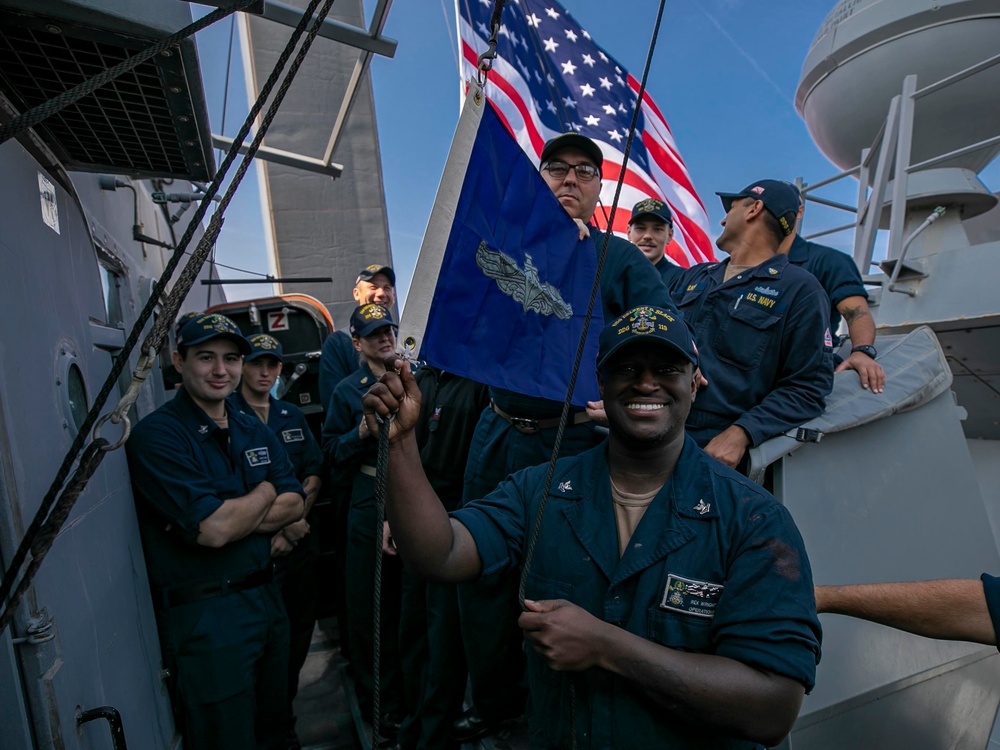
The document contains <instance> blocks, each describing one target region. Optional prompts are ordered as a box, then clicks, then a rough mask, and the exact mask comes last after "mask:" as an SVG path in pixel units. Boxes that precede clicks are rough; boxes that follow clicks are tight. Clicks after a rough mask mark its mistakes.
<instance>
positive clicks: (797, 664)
mask: <svg viewBox="0 0 1000 750" xmlns="http://www.w3.org/2000/svg"><path fill="white" fill-rule="evenodd" d="M547 468H548V467H547V466H537V467H534V468H530V469H526V470H524V471H521V472H518V473H517V474H515V475H513V476H512V477H510V478H509V479H508V481H506V482H504V483H503V484H502V485H501V486H500V487H498V488H497V489H496V490H495V491H494V492H492V493H491V494H490V495H488V496H486V497H485V498H483V499H481V500H475V501H473V502H471V503H467V504H466V506H465V507H464V508H463V509H461V510H458V511H456V512H454V513H452V516H453V517H454V518H456V519H458V521H460V522H461V523H462V524H463V525H464V526H465V527H466V528H468V530H469V532H470V533H471V534H472V537H473V539H474V540H475V542H476V546H477V548H478V550H479V557H480V559H481V561H482V578H483V579H486V580H489V579H491V578H495V577H497V576H499V575H503V574H504V573H505V572H506V571H509V570H516V569H517V567H518V565H520V564H521V561H522V557H523V554H524V550H525V548H526V546H527V542H528V538H529V537H530V535H531V533H532V529H533V527H534V523H535V515H536V511H537V508H538V504H539V501H540V495H541V490H542V487H543V485H544V483H545V475H546V472H547ZM613 506H614V502H613V500H612V497H611V484H610V480H609V472H608V463H607V444H602V445H599V446H598V447H596V448H593V449H591V450H589V451H587V452H586V453H583V454H581V455H579V456H575V457H572V458H563V459H560V460H559V462H558V463H557V464H556V469H555V474H554V478H553V480H552V483H551V489H550V491H549V496H548V501H547V505H546V507H545V512H544V514H543V520H542V524H541V529H540V533H539V537H538V539H539V541H538V544H537V546H536V547H535V553H534V558H533V560H532V563H531V568H530V571H529V574H528V578H527V585H526V589H525V596H526V597H527V598H529V599H534V600H545V599H566V600H568V601H570V602H572V603H573V604H576V605H578V606H580V607H582V608H583V609H585V610H586V611H587V612H589V613H590V614H592V615H594V616H595V617H598V618H600V619H601V620H604V621H605V622H609V623H612V624H614V625H616V626H618V627H620V628H623V629H625V630H627V631H628V632H630V633H634V634H636V635H638V636H641V637H643V638H645V639H647V640H651V641H654V642H656V643H658V644H661V645H663V646H667V647H669V648H671V649H674V650H680V651H691V652H696V653H704V654H715V655H718V656H725V657H729V658H731V659H734V660H736V661H739V662H742V663H744V664H748V665H750V666H752V667H755V668H757V669H762V670H766V671H769V672H774V673H776V674H778V675H782V676H784V677H788V678H791V679H793V680H796V681H798V682H801V683H802V685H803V686H805V688H806V690H810V689H811V688H812V686H813V683H814V680H815V671H816V663H817V662H818V660H819V653H820V625H819V620H818V618H817V616H816V603H815V600H814V597H813V582H812V573H811V571H810V568H809V561H808V558H807V557H806V551H805V548H804V546H803V542H802V538H801V536H800V535H799V532H798V530H797V529H796V527H795V524H794V522H793V520H792V518H791V516H790V515H789V513H788V511H787V510H785V508H784V507H783V506H782V505H780V504H779V503H778V502H776V501H775V500H774V498H773V497H771V495H770V494H768V493H767V492H766V491H765V490H764V489H762V488H761V487H760V486H759V485H757V484H755V483H753V482H750V481H749V480H747V479H746V478H745V477H742V476H740V475H739V474H737V473H736V472H734V471H732V470H731V469H729V468H728V467H726V466H724V465H723V464H722V463H720V462H719V461H716V460H715V459H713V458H711V457H709V456H708V455H707V454H705V453H704V451H702V450H701V449H700V448H698V447H697V445H695V443H694V441H693V440H691V439H690V438H688V439H687V441H686V442H685V444H684V448H683V451H682V453H681V456H680V459H679V460H678V463H677V466H676V468H675V469H674V472H673V474H672V475H671V476H670V478H669V479H668V480H667V482H666V483H665V484H664V485H663V487H662V489H661V490H660V491H659V493H658V494H657V495H656V497H655V498H654V499H653V501H652V503H651V504H650V505H649V507H648V508H647V509H646V511H645V514H644V515H643V517H642V520H641V521H640V522H639V525H638V527H637V528H636V530H635V533H634V534H633V535H632V538H631V540H630V542H629V544H628V547H627V549H626V550H625V552H624V554H622V555H619V547H618V533H617V525H616V521H615V515H614V508H613ZM571 675H572V679H573V682H574V684H575V694H576V695H575V711H574V710H573V709H572V708H571V701H572V699H571V694H570V678H571ZM528 682H529V688H530V691H529V692H530V698H529V700H530V704H531V709H530V710H529V711H528V716H529V727H530V732H531V747H533V748H557V747H558V748H567V747H570V744H571V742H570V736H571V735H570V733H571V725H572V723H573V717H574V716H575V723H576V746H577V747H579V748H580V749H581V750H586V749H587V748H629V750H644V749H648V750H664V749H667V750H669V749H670V748H708V749H713V750H714V749H725V750H749V749H750V748H759V747H760V746H759V745H756V744H755V743H753V742H747V741H744V740H739V739H735V738H732V737H727V736H724V735H722V734H720V733H719V732H718V731H716V730H714V729H713V728H712V727H711V726H707V725H706V724H705V723H704V722H697V721H692V722H690V723H689V722H685V721H684V720H683V718H681V717H678V716H677V715H675V714H671V713H670V712H668V711H667V710H665V709H664V708H663V707H662V706H661V705H659V704H658V703H656V702H655V701H653V700H652V699H651V698H650V697H649V696H648V695H647V694H645V691H644V689H643V688H642V687H641V686H639V685H636V684H634V683H631V682H629V681H628V680H626V679H625V678H622V677H618V676H616V675H614V674H611V673H609V672H606V671H604V670H602V669H600V668H597V667H594V668H591V669H588V670H586V671H584V672H573V673H566V672H555V671H553V670H551V669H550V668H549V667H548V666H547V665H546V663H545V660H544V658H543V657H541V656H539V655H538V654H536V653H535V652H534V651H533V650H530V649H529V653H528Z"/></svg>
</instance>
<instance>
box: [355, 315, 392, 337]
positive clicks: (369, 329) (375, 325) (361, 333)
mask: <svg viewBox="0 0 1000 750" xmlns="http://www.w3.org/2000/svg"><path fill="white" fill-rule="evenodd" d="M388 327H391V328H392V329H393V330H398V327H397V326H396V324H395V323H393V322H392V321H391V320H390V321H386V320H385V319H382V320H377V321H375V320H373V321H372V322H371V323H369V324H368V325H366V326H365V327H364V328H361V329H359V330H357V331H355V332H354V335H355V336H357V337H358V338H361V339H363V338H364V337H365V336H371V335H372V334H373V333H375V331H377V330H378V329H380V328H388Z"/></svg>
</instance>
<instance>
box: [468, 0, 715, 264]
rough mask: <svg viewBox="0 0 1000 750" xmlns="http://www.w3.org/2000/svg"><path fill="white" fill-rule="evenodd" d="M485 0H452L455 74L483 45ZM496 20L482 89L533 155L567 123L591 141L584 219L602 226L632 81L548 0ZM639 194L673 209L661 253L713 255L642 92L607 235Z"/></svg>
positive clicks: (680, 259)
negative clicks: (457, 56)
mask: <svg viewBox="0 0 1000 750" xmlns="http://www.w3.org/2000/svg"><path fill="white" fill-rule="evenodd" d="M493 1H494V0H456V6H457V15H458V26H459V43H460V44H461V47H462V71H461V72H462V75H463V78H469V77H474V76H475V75H476V72H477V61H478V58H479V55H480V54H481V53H482V52H484V51H486V49H487V46H488V45H487V43H488V40H489V37H490V16H491V13H492V8H493ZM501 20H502V25H501V27H500V34H499V37H498V41H497V59H496V60H495V61H494V62H493V70H492V71H491V72H490V74H489V78H488V81H487V85H486V96H487V97H488V98H489V99H490V100H491V101H492V102H493V103H494V105H496V107H497V109H498V110H499V111H500V115H501V117H502V119H503V120H504V124H505V125H506V126H507V129H508V130H510V132H511V133H512V134H513V135H514V137H515V138H516V139H517V142H518V143H519V144H520V145H521V148H523V149H524V150H525V152H527V154H528V155H529V156H531V157H533V158H534V160H535V161H536V163H537V161H538V158H539V156H540V154H541V152H542V146H543V145H544V143H545V141H546V140H548V139H549V138H551V137H553V136H555V135H558V134H559V133H564V132H567V131H569V130H575V131H577V132H579V133H581V134H583V135H585V136H587V137H589V138H591V139H593V140H594V141H596V142H597V143H598V145H600V147H601V151H602V152H603V153H604V168H603V173H602V177H603V185H602V188H601V202H600V203H599V204H598V207H597V212H596V215H595V217H594V219H595V222H596V223H597V225H598V226H599V227H600V228H602V229H604V228H606V227H607V217H608V215H610V213H611V204H612V201H613V200H614V194H615V188H616V186H617V182H618V179H619V176H620V175H621V165H622V162H623V161H624V150H625V141H626V138H627V137H628V130H629V126H630V124H631V121H632V113H633V111H634V109H635V105H636V101H637V99H638V95H639V82H638V81H637V80H636V79H635V78H633V77H632V75H631V74H629V72H628V71H627V70H625V69H624V68H622V67H621V65H619V64H618V62H617V61H616V60H615V59H614V58H613V57H611V56H610V55H609V54H607V52H606V51H605V50H604V49H602V48H601V47H600V46H599V45H598V44H597V43H596V42H594V40H593V39H592V38H591V36H590V34H589V33H587V32H586V31H585V30H584V29H583V28H581V27H580V24H578V23H577V22H576V20H575V19H574V18H573V17H572V16H571V15H570V14H569V13H567V12H566V9H565V8H563V7H562V6H561V5H560V4H559V3H557V2H555V0H544V1H543V0H510V2H508V3H507V4H506V6H504V9H503V16H502V19H501ZM648 197H652V198H658V199H660V200H663V201H666V203H667V204H668V205H669V206H670V209H671V211H672V212H673V214H674V240H673V241H672V242H671V243H670V244H669V245H668V246H667V255H668V257H669V258H670V259H671V260H673V261H674V262H675V263H677V264H678V265H681V266H690V265H692V264H694V263H702V262H705V261H714V260H715V254H714V252H713V244H712V241H711V240H710V239H709V233H708V227H709V224H708V215H707V213H706V211H705V206H704V204H703V203H702V202H701V199H700V198H699V197H698V193H697V192H695V189H694V185H693V184H692V182H691V176H690V174H689V173H688V171H687V167H685V166H684V161H683V160H682V159H681V156H680V152H679V151H678V150H677V144H676V143H675V142H674V136H673V134H672V133H671V132H670V126H669V125H667V121H666V119H665V118H664V117H663V114H662V113H661V112H660V109H659V107H657V106H656V103H655V102H654V101H653V99H652V97H650V95H649V92H648V91H647V92H645V93H644V95H643V98H642V106H641V108H640V112H639V119H638V122H637V126H636V134H635V137H634V138H633V140H632V149H631V151H630V152H629V163H628V166H627V168H626V170H625V180H624V184H623V186H622V194H621V198H620V199H619V206H618V210H617V211H616V213H615V222H614V227H612V228H613V229H614V231H615V232H616V233H618V234H621V235H625V234H626V232H627V231H628V220H629V215H630V211H631V208H632V206H633V205H634V204H635V203H637V202H639V201H640V200H642V199H643V198H648Z"/></svg>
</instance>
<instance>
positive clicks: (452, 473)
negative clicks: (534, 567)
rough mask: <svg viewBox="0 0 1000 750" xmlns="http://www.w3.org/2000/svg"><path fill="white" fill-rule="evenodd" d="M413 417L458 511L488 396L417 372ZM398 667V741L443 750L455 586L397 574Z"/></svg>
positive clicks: (455, 650)
mask: <svg viewBox="0 0 1000 750" xmlns="http://www.w3.org/2000/svg"><path fill="white" fill-rule="evenodd" d="M415 378H416V381H417V385H418V386H420V400H421V404H420V418H419V420H418V421H417V426H416V437H417V445H418V446H419V448H420V463H421V464H422V465H423V467H424V473H425V474H426V475H427V480H428V481H429V482H430V484H431V487H433V488H434V491H435V492H436V493H437V496H438V498H440V500H441V503H442V504H443V505H444V507H445V509H446V510H449V511H451V510H455V509H456V508H459V507H460V506H461V504H462V478H463V475H464V473H465V463H466V459H467V458H468V455H469V445H470V443H471V441H472V433H473V431H474V430H475V428H476V422H477V421H478V419H479V415H480V413H482V411H483V408H484V407H485V406H486V405H487V404H488V403H489V395H488V389H487V387H486V386H485V385H482V384H480V383H475V382H473V381H471V380H468V379H466V378H461V377H459V376H457V375H453V374H451V373H448V372H443V371H441V370H438V369H436V368H434V367H430V366H429V365H424V366H422V367H421V368H420V369H419V370H417V373H416V376H415ZM399 647H400V661H401V663H402V667H403V682H404V688H405V690H406V703H407V706H406V720H405V721H404V722H403V726H402V728H401V729H400V735H399V741H400V745H401V746H402V748H403V749H404V750H408V749H409V748H419V749H420V750H447V749H448V748H451V747H453V744H452V743H451V741H450V740H451V725H452V724H453V723H454V721H455V720H456V719H457V718H458V717H459V715H460V713H461V711H462V701H463V700H464V699H465V684H466V681H467V671H466V664H465V652H464V650H463V648H462V631H461V626H460V622H459V614H458V587H457V586H456V585H455V584H448V583H435V582H431V581H426V580H424V579H422V578H420V577H419V576H418V575H417V574H416V573H414V572H413V571H412V570H411V569H410V568H409V567H405V568H404V571H403V611H402V616H401V618H400V625H399Z"/></svg>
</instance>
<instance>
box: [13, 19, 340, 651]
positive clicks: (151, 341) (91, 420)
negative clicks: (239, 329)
mask: <svg viewBox="0 0 1000 750" xmlns="http://www.w3.org/2000/svg"><path fill="white" fill-rule="evenodd" d="M319 2H320V0H311V2H310V3H309V7H308V8H307V9H306V11H305V12H304V13H303V15H302V18H301V19H300V20H299V23H298V25H297V26H296V27H295V29H294V31H293V32H292V35H291V36H290V37H289V40H288V43H287V44H286V45H285V49H284V50H283V51H282V53H281V56H280V57H279V58H278V61H277V62H276V63H275V67H274V69H273V70H272V71H271V74H270V75H269V76H268V79H267V81H266V82H265V84H264V86H263V87H262V88H261V90H260V94H259V95H258V97H257V100H256V101H255V102H254V105H253V107H252V108H251V109H250V112H249V113H248V114H247V118H246V120H245V121H244V123H243V126H242V127H241V128H240V131H239V133H238V134H237V136H236V138H234V139H233V145H232V147H231V148H230V149H229V153H228V154H227V155H226V159H225V160H224V161H223V163H222V165H221V166H220V167H219V171H218V173H217V174H216V176H215V178H214V179H213V180H212V182H211V184H209V186H208V187H207V189H206V190H205V197H204V198H203V199H202V201H201V202H200V204H199V205H198V209H197V211H196V213H195V215H194V217H192V219H191V222H190V223H189V224H188V227H187V229H186V230H185V232H184V235H183V237H182V238H181V241H180V242H179V243H178V244H177V248H176V250H175V251H174V254H173V255H172V256H171V258H170V260H169V261H168V263H167V265H166V266H165V267H164V269H163V272H162V273H161V275H160V278H159V279H158V280H157V282H156V284H155V285H154V287H153V291H152V292H151V294H150V296H149V301H148V302H147V303H146V305H145V307H143V309H142V310H141V311H140V313H139V316H138V318H137V319H136V322H135V324H134V325H133V326H132V330H131V331H130V332H129V335H128V338H126V340H125V343H124V344H123V345H122V352H121V354H119V356H117V357H116V358H115V359H114V361H113V363H112V366H111V371H110V372H109V373H108V376H107V378H106V380H105V381H104V385H103V387H102V388H101V391H100V392H99V393H98V395H97V397H96V398H95V400H94V405H93V406H92V407H91V409H90V412H89V413H88V414H87V416H86V418H85V419H84V421H83V424H81V425H80V428H79V431H78V432H77V435H76V437H75V438H74V440H73V444H72V445H71V446H70V449H69V451H68V452H67V454H66V456H65V457H64V459H63V462H62V465H61V466H60V467H59V471H58V472H57V473H56V477H55V479H54V480H53V482H52V484H51V485H50V487H49V490H48V492H46V494H45V497H44V498H43V499H42V502H41V504H40V506H39V508H38V511H37V512H36V513H35V516H34V518H33V519H32V521H31V524H30V525H29V526H28V529H27V530H26V531H25V535H24V538H23V539H22V540H21V543H20V545H18V548H17V550H16V551H15V553H14V555H13V557H12V558H11V562H10V565H9V567H8V568H7V570H6V571H5V572H4V577H3V581H2V583H0V602H3V601H6V599H7V597H8V595H9V594H10V592H11V590H12V589H13V586H14V581H15V579H16V577H17V574H18V571H19V570H20V569H21V567H22V566H23V565H24V561H25V559H26V558H27V555H28V551H29V550H30V548H31V546H32V544H33V540H34V539H35V537H36V535H37V534H38V533H39V530H40V529H41V528H42V525H43V524H44V522H45V519H46V516H47V515H48V513H49V509H50V508H51V507H52V504H53V503H54V502H55V500H56V496H57V494H58V492H59V489H60V488H61V487H62V486H63V484H64V483H65V481H66V477H68V476H69V472H70V470H71V469H72V467H73V463H74V462H75V460H76V457H77V455H78V454H79V453H80V450H81V449H82V448H83V442H84V440H85V439H86V437H87V435H88V434H89V433H90V430H91V429H92V428H93V426H94V424H95V422H96V421H97V419H98V417H99V416H100V412H101V410H102V409H103V408H104V404H105V402H106V401H107V398H108V396H109V395H110V393H111V391H112V390H113V389H114V388H116V387H117V383H118V377H119V376H120V375H121V373H122V371H123V370H124V369H125V366H126V364H127V363H128V359H129V355H130V354H131V352H132V350H133V349H134V348H135V345H136V343H138V340H139V337H140V336H141V335H142V330H143V328H144V327H145V326H146V323H147V322H148V321H149V318H150V317H151V316H152V314H153V311H154V310H155V308H156V307H157V306H158V303H159V300H160V299H161V296H162V295H163V292H164V289H165V287H166V285H167V284H168V283H169V281H170V278H171V276H172V275H173V272H174V270H175V269H176V267H177V265H178V264H179V263H180V261H181V258H182V257H183V256H184V255H185V253H186V249H187V246H188V244H190V242H191V239H192V237H193V236H194V233H195V232H196V231H197V229H198V228H199V227H200V226H201V221H202V219H203V218H204V215H205V214H206V213H207V212H208V208H209V206H210V205H211V202H212V198H213V197H214V196H215V194H216V193H217V192H218V188H219V185H220V184H221V182H222V181H223V180H224V179H225V176H226V173H227V172H228V170H229V167H230V166H232V163H233V162H234V161H235V160H236V157H237V155H238V154H239V149H240V147H241V146H242V143H243V140H244V139H245V138H246V136H247V134H248V133H249V132H250V129H251V127H252V125H253V122H254V121H255V120H256V118H257V115H258V114H259V113H260V111H261V110H262V109H263V107H264V103H265V102H266V101H267V98H268V97H269V96H270V94H271V91H272V90H273V89H274V86H275V85H276V84H277V81H278V78H279V77H280V75H281V71H282V69H283V68H284V66H285V65H286V64H287V62H288V59H289V58H290V57H291V54H292V51H293V50H294V49H295V47H296V45H297V44H298V41H299V39H300V38H301V36H302V34H303V32H305V29H306V26H307V25H308V24H309V22H310V20H311V19H312V17H313V13H314V12H315V10H316V6H317V5H319ZM333 2H334V0H325V3H324V6H323V10H322V12H321V15H319V16H318V17H317V18H316V20H315V23H314V24H313V26H312V28H311V29H310V30H309V34H308V36H307V37H306V39H305V41H304V42H303V44H302V47H301V48H300V49H299V52H298V54H297V55H296V57H295V60H294V61H293V62H292V66H291V67H290V68H289V71H288V75H287V76H286V77H285V80H284V81H282V83H281V86H280V87H279V88H278V91H277V93H276V94H275V98H274V101H273V102H272V103H271V105H270V107H269V108H268V111H267V113H266V115H265V116H264V119H263V120H262V122H261V126H260V128H259V129H258V131H257V134H256V135H255V137H254V140H253V142H252V143H251V145H250V146H249V147H248V148H247V153H246V154H245V156H244V158H243V161H242V162H241V163H240V166H239V168H238V169H237V173H236V175H235V176H234V178H233V182H232V183H231V184H230V186H229V189H228V191H227V192H226V195H225V197H224V198H223V200H222V201H221V202H220V205H219V208H218V209H216V211H215V213H214V214H213V215H212V220H211V221H210V222H209V226H208V228H207V229H206V230H205V235H204V236H203V237H202V241H201V242H200V243H199V245H198V249H197V250H196V251H195V252H194V253H193V254H191V259H190V260H189V261H188V263H187V265H186V266H185V268H184V270H183V271H182V273H181V276H180V277H179V278H178V281H177V284H176V285H175V287H174V291H173V292H171V294H170V296H169V297H168V298H167V300H166V302H165V303H164V304H163V314H162V315H161V316H160V318H159V320H158V321H157V323H156V325H154V326H153V330H152V331H150V333H149V335H148V336H147V337H146V340H145V341H144V344H143V352H144V353H145V352H148V351H149V350H150V347H152V346H155V349H156V350H159V348H160V346H162V343H163V341H164V340H165V338H166V334H167V330H168V328H169V327H170V324H171V322H172V318H173V314H171V313H170V311H171V310H173V312H174V313H176V310H177V309H179V307H180V303H181V302H182V301H183V299H184V296H186V294H187V290H189V289H190V287H191V285H193V284H194V281H195V279H196V277H197V275H198V272H199V271H200V269H201V266H202V264H203V263H204V260H205V257H206V256H207V254H208V251H209V250H210V248H211V246H212V244H213V243H214V242H215V238H216V237H217V236H218V233H219V230H220V229H221V228H222V216H223V214H224V212H225V209H226V207H227V206H228V205H229V202H230V201H231V200H232V196H233V194H234V193H235V191H236V188H237V187H238V186H239V184H240V181H241V180H242V178H243V175H245V174H246V170H247V169H248V168H249V165H250V162H251V161H252V159H253V156H254V154H255V153H256V152H257V150H258V148H259V147H260V143H261V141H262V140H263V138H264V134H265V133H266V132H267V129H268V127H269V126H270V123H271V121H272V120H273V119H274V115H275V114H276V113H277V109H278V106H280V104H281V102H282V100H283V99H284V96H285V93H286V92H287V90H288V87H289V86H290V85H291V82H292V80H293V79H294V77H295V73H296V72H297V71H298V68H299V67H300V66H301V64H302V60H303V59H304V58H305V54H306V53H307V52H308V50H309V47H310V46H311V45H312V41H313V39H315V37H316V34H317V33H318V32H319V29H320V27H321V25H322V23H323V20H324V19H325V18H326V16H327V14H328V13H329V11H330V7H331V6H332V5H333ZM183 284H187V286H186V288H185V290H184V293H183V294H180V295H177V294H175V293H176V292H179V291H180V289H181V288H182V285H183ZM26 579H27V580H28V581H29V582H30V579H28V578H27V576H26ZM2 630H3V629H2V628H0V632H2Z"/></svg>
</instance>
